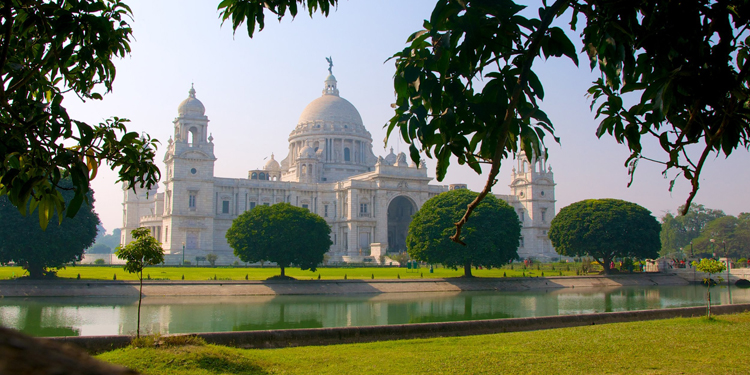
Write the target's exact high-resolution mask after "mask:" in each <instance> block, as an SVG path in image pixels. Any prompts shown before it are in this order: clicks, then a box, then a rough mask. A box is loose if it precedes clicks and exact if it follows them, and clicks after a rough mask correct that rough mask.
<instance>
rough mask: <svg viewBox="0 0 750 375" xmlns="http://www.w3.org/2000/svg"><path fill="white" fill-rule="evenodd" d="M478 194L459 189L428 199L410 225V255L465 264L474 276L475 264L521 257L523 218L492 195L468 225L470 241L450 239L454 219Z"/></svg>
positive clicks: (466, 235)
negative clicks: (463, 243)
mask: <svg viewBox="0 0 750 375" xmlns="http://www.w3.org/2000/svg"><path fill="white" fill-rule="evenodd" d="M476 196H477V193H475V192H473V191H470V190H467V189H458V190H452V191H448V192H445V193H442V194H440V195H437V196H435V197H432V198H430V199H429V200H428V201H427V202H425V203H424V205H423V206H422V208H420V209H419V211H417V213H416V214H414V216H412V219H411V224H410V225H409V235H408V236H407V237H406V247H407V249H408V252H409V255H410V256H411V257H412V258H413V259H416V260H420V261H423V262H427V263H435V264H437V263H441V264H443V265H445V266H446V267H453V268H457V267H462V268H463V269H464V277H471V276H472V275H471V267H472V266H483V267H500V266H502V265H505V264H507V263H508V262H510V261H512V260H515V259H517V258H518V242H519V239H520V238H521V222H520V221H519V220H518V215H517V214H516V212H515V210H513V207H511V206H509V205H508V204H507V203H505V202H504V201H501V200H499V199H497V198H495V197H494V196H492V195H490V196H487V198H485V199H484V200H483V201H482V203H481V204H480V205H479V206H478V207H477V209H476V210H475V212H474V215H475V216H476V218H477V220H472V221H471V222H469V223H468V224H467V225H466V227H465V229H464V231H463V236H464V240H465V242H466V244H467V245H466V246H461V245H459V244H457V243H455V242H453V241H451V240H450V238H449V237H450V234H451V232H453V231H455V225H454V223H455V222H456V221H458V220H459V219H461V216H463V214H464V211H465V210H466V205H468V204H469V203H471V202H472V201H473V200H474V199H475V198H476Z"/></svg>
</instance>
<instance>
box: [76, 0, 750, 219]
mask: <svg viewBox="0 0 750 375" xmlns="http://www.w3.org/2000/svg"><path fill="white" fill-rule="evenodd" d="M126 2H127V4H128V5H130V6H131V7H132V9H133V13H134V20H133V22H132V27H133V29H134V36H135V40H133V42H132V45H131V47H132V54H131V55H130V56H129V57H127V58H125V59H123V60H120V61H117V62H116V66H117V69H118V71H117V79H116V81H115V85H114V92H113V93H111V94H109V95H107V96H105V99H104V100H103V101H101V102H87V103H85V104H81V103H80V102H78V100H77V99H76V98H74V97H69V98H68V99H67V100H66V103H65V104H66V105H67V106H68V109H69V111H70V112H71V114H72V115H73V116H74V117H75V118H79V119H82V120H86V121H89V122H100V121H102V120H103V119H105V118H108V117H110V116H119V117H126V118H129V119H130V120H131V121H132V122H131V124H130V125H129V129H131V130H136V131H144V132H147V133H149V134H151V135H152V136H153V137H155V138H158V139H159V140H161V141H162V143H163V145H166V141H167V139H168V138H169V136H170V135H172V133H173V130H172V121H173V120H174V118H175V117H176V115H177V106H178V104H179V103H180V102H181V101H182V100H183V99H185V98H186V97H187V92H188V90H189V88H190V84H191V82H192V83H195V89H196V91H197V97H198V98H199V99H200V100H201V101H202V102H203V104H204V105H205V107H206V115H207V116H208V117H209V119H210V120H211V122H210V123H209V131H210V132H211V133H212V134H213V137H214V143H215V145H216V150H215V151H216V156H217V158H218V160H217V161H216V168H215V170H216V176H219V177H235V178H243V177H247V171H248V170H249V169H254V168H259V167H261V166H262V165H263V164H264V163H265V162H264V160H263V159H264V158H265V157H267V156H269V155H270V154H271V153H272V152H273V153H275V155H276V158H277V160H281V159H283V158H284V157H286V155H287V150H288V144H287V139H288V136H289V133H290V132H291V131H292V129H293V128H294V126H295V125H296V123H297V119H298V117H299V115H300V113H301V112H302V110H303V109H304V108H305V106H306V105H307V104H308V103H309V102H310V101H312V100H314V99H315V98H317V97H318V96H319V95H320V92H321V90H322V88H323V80H324V79H325V77H326V75H327V73H328V72H327V67H328V66H327V63H326V61H325V57H327V56H332V57H333V60H334V65H335V66H334V68H333V72H334V75H335V76H336V78H337V79H338V85H339V89H340V91H341V96H342V97H344V98H346V99H347V100H349V101H350V102H351V103H352V104H354V106H356V107H357V109H358V110H359V112H360V114H361V115H362V119H363V121H364V123H365V126H366V127H367V128H368V130H369V131H370V132H371V133H372V137H373V141H374V142H373V150H374V152H375V154H376V155H386V154H387V151H386V150H384V144H383V139H384V137H385V131H384V130H383V128H382V126H383V124H385V122H386V121H387V120H388V119H389V118H390V117H391V115H392V109H391V108H390V106H389V105H390V103H392V102H393V101H394V95H393V85H392V76H393V72H394V66H393V63H392V62H388V63H384V61H385V60H386V59H387V58H388V57H390V56H391V55H392V54H393V53H395V52H397V51H399V50H401V49H403V48H404V46H405V44H404V42H405V40H406V38H407V37H408V36H409V35H410V34H411V33H412V32H414V31H417V30H419V29H420V28H421V25H422V21H423V20H424V19H425V18H428V17H429V15H430V12H431V10H432V7H433V6H434V1H430V0H409V1H403V0H379V1H371V0H369V1H368V0H348V1H347V0H344V1H342V2H341V4H340V5H339V7H338V9H337V10H336V11H335V12H333V13H332V14H331V15H330V17H328V18H324V17H322V16H320V15H316V16H315V17H314V18H313V19H310V18H309V17H308V16H307V15H306V14H302V15H299V16H298V17H297V19H295V20H294V21H292V20H291V18H286V19H285V20H284V21H283V22H282V23H281V24H279V23H278V22H276V20H275V19H274V18H273V17H270V18H267V23H266V29H265V30H263V31H262V32H260V33H257V34H256V36H255V38H253V39H249V38H248V37H247V33H246V30H245V29H244V28H243V29H241V30H238V32H237V33H236V35H233V33H232V30H231V27H229V25H225V26H223V27H222V26H221V22H220V20H219V13H218V12H217V10H216V6H217V4H218V3H219V1H218V0H216V1H206V0H202V1H197V0H159V1H149V0H128V1H126ZM534 4H536V3H534ZM534 12H536V11H534ZM580 59H581V62H582V64H581V68H576V67H575V66H574V65H573V63H571V62H570V61H569V60H551V61H547V62H545V61H538V62H537V63H536V65H535V70H536V71H537V73H538V74H539V75H540V77H541V79H542V82H543V83H544V85H545V92H546V94H547V96H546V98H545V101H544V104H543V109H544V110H545V111H546V112H547V114H548V115H549V116H550V118H551V119H552V121H553V123H554V124H555V127H556V129H557V135H558V136H559V137H560V138H561V144H560V145H558V144H555V143H554V142H553V141H552V140H551V139H548V141H549V142H552V143H548V146H549V149H550V161H549V163H550V165H552V168H553V172H555V180H556V181H555V182H556V183H557V189H556V194H557V209H558V210H559V209H560V208H562V207H564V206H566V205H568V204H570V203H573V202H576V201H579V200H582V199H588V198H619V199H625V200H629V201H633V202H636V203H638V204H641V205H643V206H644V207H646V208H648V209H650V210H651V211H652V212H653V213H654V215H655V216H657V217H659V216H661V215H663V213H664V212H666V211H667V210H670V211H673V212H674V211H675V210H676V208H677V206H679V205H681V204H683V203H684V200H685V199H686V198H687V194H688V192H689V184H688V182H687V181H686V180H684V179H679V180H678V182H677V184H676V186H675V189H674V192H673V193H670V192H669V191H668V187H669V180H668V179H664V178H663V176H662V175H661V172H662V167H661V166H659V165H656V164H652V163H647V162H642V163H641V164H640V166H639V168H638V171H637V173H636V178H635V182H634V184H633V186H632V187H630V188H627V187H626V185H627V183H628V181H629V176H628V174H627V169H626V168H625V167H624V166H623V163H624V161H625V159H626V158H627V157H628V154H629V153H628V150H627V147H626V146H623V145H617V144H616V142H615V141H614V140H613V139H611V138H607V137H605V138H604V139H601V140H599V139H597V138H596V137H595V135H594V131H595V129H596V126H597V124H598V122H597V121H596V120H594V116H593V114H592V113H591V111H590V110H589V102H588V100H587V98H586V97H585V96H584V95H585V92H586V89H587V88H588V86H589V85H590V82H591V81H592V80H594V79H595V78H596V77H595V75H593V74H592V73H590V72H589V70H588V59H587V57H585V56H584V55H581V56H580ZM391 145H392V146H393V147H394V148H395V149H396V150H401V151H406V149H407V148H406V146H405V144H404V143H403V142H399V141H398V140H397V139H396V138H392V139H391V140H390V142H389V147H390V146H391ZM647 146H648V147H647V150H648V151H651V152H650V153H649V156H652V157H655V158H660V159H664V157H663V155H662V154H661V152H660V148H659V146H658V144H657V143H656V142H650V143H649V144H648V145H647ZM164 148H165V147H164V146H162V147H161V148H160V150H159V154H158V161H159V166H160V168H162V169H163V163H162V162H161V160H162V158H163V150H164ZM513 164H514V162H513V161H508V162H505V163H504V166H503V168H502V169H501V172H500V175H499V182H498V184H497V185H496V187H495V188H494V190H493V191H494V192H495V193H499V194H507V193H509V188H508V184H509V183H510V173H511V167H512V165H513ZM748 165H750V153H748V152H747V151H746V150H744V149H743V150H740V151H737V152H736V153H735V154H733V155H732V157H730V158H729V159H728V160H725V159H724V158H723V157H719V158H718V159H711V160H710V161H709V162H708V163H707V166H706V171H705V172H704V174H703V176H702V179H701V190H700V192H699V193H698V196H697V197H696V200H695V201H696V202H698V203H702V204H705V205H706V206H708V207H711V208H718V209H723V210H724V211H725V212H727V213H728V214H733V215H736V214H738V213H739V212H744V211H750V193H748V186H750V173H748ZM428 166H429V167H430V175H432V176H434V162H432V161H430V160H428ZM115 180H116V175H115V174H114V172H109V171H106V172H105V171H100V174H99V176H98V177H97V179H96V180H95V181H94V183H93V188H94V190H95V194H96V195H95V198H96V200H97V202H96V211H97V212H98V213H99V216H100V218H101V220H102V222H103V224H104V226H105V228H106V229H107V230H108V231H110V232H111V230H112V229H114V228H116V227H119V226H121V224H122V190H121V187H120V186H119V185H116V184H115V183H114V181H115ZM458 182H465V183H468V184H469V187H470V188H471V189H473V190H480V189H481V188H482V186H483V185H484V182H485V177H484V176H479V175H477V174H475V173H474V172H473V171H471V170H470V169H468V168H464V167H461V166H459V165H457V164H452V165H451V167H450V169H449V172H448V176H447V177H446V179H445V181H444V182H443V183H444V184H448V183H458ZM160 191H161V189H160Z"/></svg>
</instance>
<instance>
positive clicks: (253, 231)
mask: <svg viewBox="0 0 750 375" xmlns="http://www.w3.org/2000/svg"><path fill="white" fill-rule="evenodd" d="M226 237H227V243H229V246H230V247H231V248H232V249H234V254H235V255H237V256H238V257H239V258H240V259H241V260H242V261H243V262H248V263H255V262H261V261H263V262H274V263H276V264H277V265H278V266H279V267H280V268H281V276H282V277H286V274H285V269H286V268H287V267H289V266H291V265H296V266H299V267H300V268H301V269H303V270H308V269H309V270H311V271H315V270H316V268H317V266H318V264H320V263H322V262H323V255H325V253H326V252H327V251H328V249H329V248H330V247H331V244H332V243H333V242H332V241H331V228H330V227H329V226H328V223H326V221H325V220H324V219H323V218H322V217H320V216H318V215H316V214H314V213H312V212H310V211H309V210H307V209H305V208H301V207H295V206H292V205H291V204H289V203H277V204H274V205H273V206H258V207H255V208H253V209H252V210H250V211H246V212H245V213H243V214H242V215H240V216H238V217H237V218H236V219H234V221H233V222H232V226H231V227H230V228H229V230H228V231H227V234H226Z"/></svg>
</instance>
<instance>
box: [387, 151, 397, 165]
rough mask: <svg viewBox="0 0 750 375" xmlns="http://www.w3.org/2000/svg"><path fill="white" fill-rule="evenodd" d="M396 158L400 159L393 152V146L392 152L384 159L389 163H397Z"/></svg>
mask: <svg viewBox="0 0 750 375" xmlns="http://www.w3.org/2000/svg"><path fill="white" fill-rule="evenodd" d="M396 159H398V157H397V156H396V154H394V153H393V147H391V153H390V154H388V155H387V156H386V157H385V159H384V161H385V163H386V164H388V165H395V164H396Z"/></svg>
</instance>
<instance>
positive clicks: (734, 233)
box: [693, 214, 750, 258]
mask: <svg viewBox="0 0 750 375" xmlns="http://www.w3.org/2000/svg"><path fill="white" fill-rule="evenodd" d="M712 239H713V240H715V241H716V243H712V242H711V240H712ZM748 239H750V220H748V215H747V214H740V215H739V217H734V216H722V217H720V218H717V219H714V220H712V221H711V222H709V223H708V224H707V225H706V226H705V228H704V229H703V232H701V235H700V236H698V237H697V238H696V239H695V240H694V241H693V245H694V246H695V249H696V250H697V251H699V252H701V253H703V254H706V255H711V254H714V253H717V254H722V255H723V254H724V246H726V250H727V252H728V253H729V256H730V257H733V258H739V257H743V256H748V255H750V242H748Z"/></svg>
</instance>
